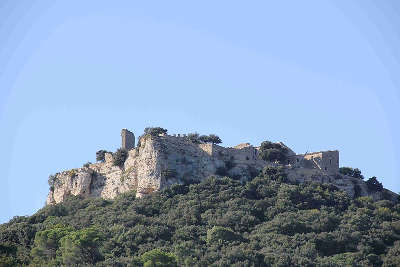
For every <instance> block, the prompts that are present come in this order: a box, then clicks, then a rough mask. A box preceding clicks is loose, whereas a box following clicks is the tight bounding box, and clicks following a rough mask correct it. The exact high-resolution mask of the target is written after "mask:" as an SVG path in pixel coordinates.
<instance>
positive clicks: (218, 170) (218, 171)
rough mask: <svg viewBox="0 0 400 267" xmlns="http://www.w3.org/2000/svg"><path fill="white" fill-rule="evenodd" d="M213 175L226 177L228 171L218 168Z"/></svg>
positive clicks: (224, 168) (223, 167)
mask: <svg viewBox="0 0 400 267" xmlns="http://www.w3.org/2000/svg"><path fill="white" fill-rule="evenodd" d="M215 174H216V175H219V176H227V175H228V171H227V169H226V167H225V166H220V167H217V169H216V171H215Z"/></svg>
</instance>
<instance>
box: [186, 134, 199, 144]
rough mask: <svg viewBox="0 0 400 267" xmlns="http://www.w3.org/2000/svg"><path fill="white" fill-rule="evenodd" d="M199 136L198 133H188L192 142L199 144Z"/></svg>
mask: <svg viewBox="0 0 400 267" xmlns="http://www.w3.org/2000/svg"><path fill="white" fill-rule="evenodd" d="M199 137H200V136H199V134H198V133H188V134H187V137H186V138H187V139H189V141H190V142H192V143H195V144H199V143H201V142H200V140H199Z"/></svg>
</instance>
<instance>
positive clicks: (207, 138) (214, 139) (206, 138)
mask: <svg viewBox="0 0 400 267" xmlns="http://www.w3.org/2000/svg"><path fill="white" fill-rule="evenodd" d="M198 140H199V141H201V142H203V143H213V144H221V143H222V140H221V138H219V136H218V135H215V134H210V135H201V136H199V137H198Z"/></svg>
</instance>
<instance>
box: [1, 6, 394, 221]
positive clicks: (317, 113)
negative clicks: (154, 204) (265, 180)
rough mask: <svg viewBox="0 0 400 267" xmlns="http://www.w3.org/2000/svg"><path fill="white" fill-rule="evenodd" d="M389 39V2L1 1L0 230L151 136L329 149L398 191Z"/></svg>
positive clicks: (391, 38)
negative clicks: (59, 176)
mask: <svg viewBox="0 0 400 267" xmlns="http://www.w3.org/2000/svg"><path fill="white" fill-rule="evenodd" d="M144 2H145V3H144ZM399 28H400V3H399V2H398V1H395V0H393V1H389V0H388V1H379V2H378V1H372V0H363V1H361V0H360V1H350V0H346V1H345V0H342V1H317V0H315V1H247V2H246V3H244V2H239V1H201V2H197V3H194V2H193V1H157V2H156V1H141V2H139V1H72V0H71V1H50V0H48V1H46V0H43V1H34V0H29V1H28V0H26V1H25V0H20V1H14V0H1V1H0V148H1V153H0V222H5V221H7V220H9V219H10V218H12V217H13V216H16V215H30V214H33V213H34V212H35V211H36V210H38V209H39V208H41V207H42V206H43V205H44V202H45V199H46V195H47V192H48V185H47V178H48V176H49V175H50V174H52V173H55V172H59V171H62V170H66V169H69V168H76V167H80V166H82V165H83V164H84V163H86V162H87V161H92V162H94V161H95V152H96V151H97V150H99V149H107V150H111V151H115V150H116V149H117V148H118V147H119V145H120V130H121V128H128V129H130V130H132V131H133V132H134V133H135V134H136V135H137V136H138V135H140V134H141V133H142V131H143V129H144V128H145V127H146V126H162V127H165V128H167V129H168V130H169V132H170V133H187V132H193V131H197V132H199V133H204V134H208V133H216V134H218V135H219V136H220V137H221V138H222V140H223V142H224V143H223V145H225V146H233V145H236V144H238V143H241V142H250V143H252V144H253V145H259V143H260V142H262V141H264V140H272V141H283V142H285V143H286V144H287V145H288V146H290V147H291V148H292V149H293V150H294V151H295V152H297V153H304V152H306V151H319V150H327V149H339V150H340V164H341V166H352V167H357V168H360V169H361V170H362V172H363V174H364V175H365V176H366V177H371V176H377V177H378V179H379V180H380V181H381V182H383V184H384V186H385V187H387V188H389V189H391V190H393V191H395V192H399V191H400V180H399V178H400V169H399V165H400V164H399V163H400V141H399V138H398V137H399V136H400V124H399V122H400V120H399V114H400V90H399V89H400V75H399V69H400V68H399V62H400V32H399V31H398V29H399Z"/></svg>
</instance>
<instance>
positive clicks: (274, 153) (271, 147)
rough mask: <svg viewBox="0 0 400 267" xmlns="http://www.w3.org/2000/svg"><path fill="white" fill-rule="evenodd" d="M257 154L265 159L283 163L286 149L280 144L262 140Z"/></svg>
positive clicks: (286, 153)
mask: <svg viewBox="0 0 400 267" xmlns="http://www.w3.org/2000/svg"><path fill="white" fill-rule="evenodd" d="M258 155H259V157H260V158H261V159H263V160H265V161H271V162H274V161H278V162H280V163H284V162H286V160H287V156H288V150H287V149H286V148H285V147H284V146H282V145H281V144H278V143H272V142H270V141H264V142H262V143H261V146H260V149H259V153H258Z"/></svg>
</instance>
